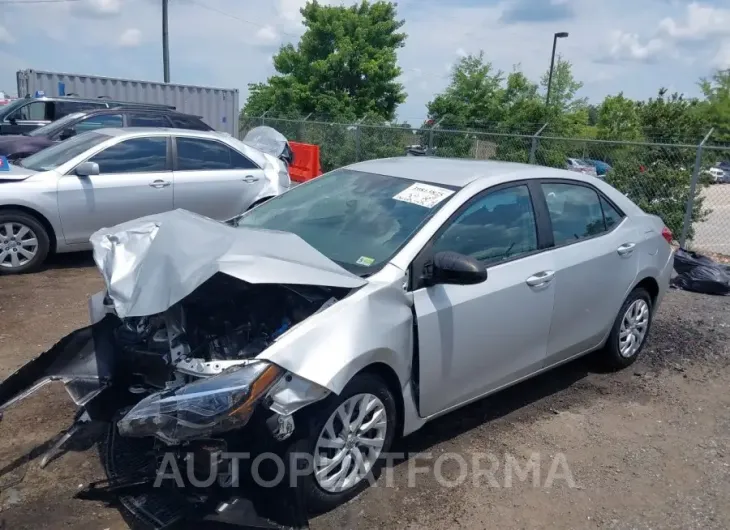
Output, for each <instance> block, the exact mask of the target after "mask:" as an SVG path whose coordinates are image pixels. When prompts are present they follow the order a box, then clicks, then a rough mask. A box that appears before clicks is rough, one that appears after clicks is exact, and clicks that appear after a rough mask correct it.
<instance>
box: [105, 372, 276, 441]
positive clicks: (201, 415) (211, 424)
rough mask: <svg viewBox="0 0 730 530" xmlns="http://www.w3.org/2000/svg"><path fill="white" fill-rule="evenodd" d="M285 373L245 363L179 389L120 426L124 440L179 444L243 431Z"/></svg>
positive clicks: (141, 406) (143, 404) (138, 409)
mask: <svg viewBox="0 0 730 530" xmlns="http://www.w3.org/2000/svg"><path fill="white" fill-rule="evenodd" d="M282 374H283V370H282V369H281V368H279V367H278V366H276V365H273V364H269V363H267V362H264V361H254V362H251V363H249V364H245V365H241V366H240V367H237V368H236V369H231V370H228V371H226V372H223V373H221V374H219V375H216V376H213V377H210V378H208V379H201V380H200V381H196V382H194V383H191V384H189V385H185V386H184V387H181V388H178V389H177V390H173V391H163V392H158V393H156V394H152V395H151V396H148V397H146V398H145V399H143V400H142V401H140V402H139V403H137V405H136V406H135V407H134V408H133V409H132V410H130V411H129V413H127V415H126V416H124V418H122V419H121V420H120V421H119V423H118V424H117V425H118V427H119V432H120V434H122V435H123V436H133V437H142V436H156V437H158V438H160V439H162V440H164V441H165V442H168V443H175V442H180V441H183V440H189V439H193V438H205V437H208V436H211V435H213V434H219V433H222V432H226V431H230V430H233V429H238V428H240V427H243V426H244V425H246V423H247V422H248V420H249V418H250V417H251V414H252V413H253V410H254V407H255V406H256V404H257V403H258V402H259V400H260V399H261V398H262V397H263V396H264V395H265V394H266V392H267V391H268V390H269V389H270V388H271V386H272V385H273V384H274V383H276V382H277V381H278V380H279V378H280V377H281V375H282Z"/></svg>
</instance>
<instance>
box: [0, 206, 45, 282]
mask: <svg viewBox="0 0 730 530" xmlns="http://www.w3.org/2000/svg"><path fill="white" fill-rule="evenodd" d="M49 246H50V242H49V238H48V233H47V232H46V229H45V228H44V227H43V225H42V224H41V223H40V222H39V221H38V220H37V219H36V218H35V217H33V216H32V215H29V214H27V213H25V212H22V211H19V210H4V211H0V273H5V274H21V273H24V272H32V271H34V270H36V269H38V267H40V266H41V264H42V263H43V262H44V261H45V259H46V256H47V255H48V250H49Z"/></svg>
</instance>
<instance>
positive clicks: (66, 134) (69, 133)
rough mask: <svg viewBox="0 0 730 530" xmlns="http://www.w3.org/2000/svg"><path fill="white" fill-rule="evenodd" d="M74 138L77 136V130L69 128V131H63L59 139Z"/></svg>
mask: <svg viewBox="0 0 730 530" xmlns="http://www.w3.org/2000/svg"><path fill="white" fill-rule="evenodd" d="M72 136H76V129H74V128H73V127H69V128H68V129H64V130H63V131H61V134H60V136H59V137H58V138H59V139H60V140H67V139H68V138H71V137H72Z"/></svg>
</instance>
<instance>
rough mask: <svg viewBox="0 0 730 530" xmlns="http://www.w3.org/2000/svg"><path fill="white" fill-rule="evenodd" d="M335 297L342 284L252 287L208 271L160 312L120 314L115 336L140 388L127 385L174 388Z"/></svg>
mask: <svg viewBox="0 0 730 530" xmlns="http://www.w3.org/2000/svg"><path fill="white" fill-rule="evenodd" d="M336 291H339V292H336ZM335 295H337V296H342V289H339V290H338V289H331V288H326V287H308V286H301V285H298V286H284V285H252V284H247V283H244V282H241V281H239V280H236V279H234V278H231V277H229V276H225V275H215V276H213V277H212V278H211V279H210V280H208V281H207V282H206V283H205V284H203V285H202V286H201V287H200V288H198V289H197V290H196V291H195V292H193V293H192V294H191V295H190V296H188V297H187V298H185V299H184V300H183V301H182V302H180V303H178V304H176V305H175V306H173V307H171V308H170V309H169V310H168V311H166V312H165V313H162V314H158V315H153V316H148V317H147V316H146V317H129V318H126V319H123V320H122V324H121V326H119V327H118V328H117V329H116V330H115V342H116V345H117V347H118V348H119V350H120V351H119V357H120V358H123V359H124V360H125V364H127V365H128V366H130V367H134V368H133V370H134V373H135V375H138V376H139V377H140V378H141V381H140V383H141V384H142V385H143V386H142V387H139V388H137V389H133V391H137V392H140V393H143V392H144V391H146V390H153V389H158V390H161V389H171V388H176V387H178V386H181V385H184V384H187V383H189V382H191V381H192V380H194V379H197V378H201V377H209V376H212V375H216V374H219V373H221V372H223V371H224V370H226V369H227V368H230V367H232V366H236V365H240V364H243V363H245V361H247V360H249V359H252V358H254V357H256V355H258V354H259V353H261V352H262V351H264V350H265V349H266V348H267V347H268V346H269V345H271V344H272V343H273V342H274V341H275V340H276V339H277V338H278V337H280V336H281V335H282V334H284V333H285V332H286V331H287V330H289V329H290V328H291V327H292V326H294V325H296V324H298V323H299V322H301V321H303V320H305V319H306V318H308V317H310V316H311V315H313V314H314V313H316V312H318V311H321V310H323V309H325V308H327V307H329V306H330V305H332V304H333V303H334V302H336V301H337V298H336V297H335ZM144 387H148V388H144Z"/></svg>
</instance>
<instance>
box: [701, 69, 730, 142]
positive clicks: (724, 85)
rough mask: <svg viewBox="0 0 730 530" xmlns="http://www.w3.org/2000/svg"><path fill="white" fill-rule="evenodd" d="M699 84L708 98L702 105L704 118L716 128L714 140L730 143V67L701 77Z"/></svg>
mask: <svg viewBox="0 0 730 530" xmlns="http://www.w3.org/2000/svg"><path fill="white" fill-rule="evenodd" d="M699 85H700V89H701V90H702V93H703V94H704V96H705V100H706V102H705V104H704V105H703V106H702V113H703V117H704V120H705V121H706V122H707V125H708V126H710V127H714V128H715V130H714V131H713V134H712V138H713V140H715V141H719V142H722V143H730V68H728V69H726V70H718V71H717V72H715V74H714V75H713V76H712V77H711V78H710V79H701V80H700V83H699Z"/></svg>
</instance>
